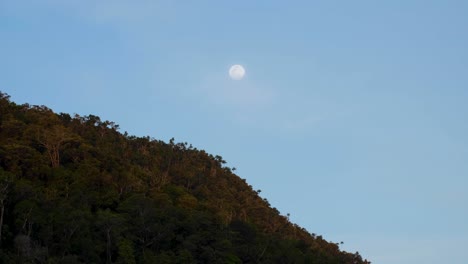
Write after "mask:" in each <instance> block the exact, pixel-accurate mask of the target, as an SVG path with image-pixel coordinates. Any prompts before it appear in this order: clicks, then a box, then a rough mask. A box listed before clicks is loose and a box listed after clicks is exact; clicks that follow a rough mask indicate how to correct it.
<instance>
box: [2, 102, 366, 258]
mask: <svg viewBox="0 0 468 264" xmlns="http://www.w3.org/2000/svg"><path fill="white" fill-rule="evenodd" d="M224 164H225V161H224V160H223V159H222V158H221V157H219V156H213V155H210V154H208V153H206V152H205V151H203V150H199V149H196V148H193V147H192V146H191V145H188V144H187V143H175V142H174V140H171V141H170V142H169V143H165V142H163V141H160V140H155V139H152V138H150V137H135V136H130V135H128V134H127V133H125V134H122V133H120V132H118V126H117V125H116V124H115V123H113V122H109V121H102V120H101V119H100V118H99V117H97V116H93V115H89V116H78V115H75V116H70V115H69V114H65V113H60V114H55V113H54V112H53V111H52V110H50V109H49V108H47V107H45V106H31V105H28V104H24V105H18V104H15V103H14V102H11V101H10V99H9V96H8V95H7V94H4V93H0V207H1V211H0V213H1V215H0V228H1V229H0V236H1V237H0V243H1V244H0V263H336V264H341V263H369V262H367V261H365V260H362V258H361V256H360V255H359V254H358V253H347V252H343V251H340V249H339V247H338V245H337V244H335V243H330V242H327V241H325V240H324V239H323V238H322V237H321V236H316V235H314V234H310V233H308V232H307V231H306V230H305V229H303V228H301V227H299V226H297V225H296V224H293V223H291V222H290V221H289V220H288V218H287V217H286V216H282V215H280V213H279V212H278V210H276V209H275V208H272V207H271V206H270V204H269V203H268V201H267V200H266V199H262V198H261V197H260V196H259V194H258V191H255V190H254V189H253V188H252V186H250V185H248V184H247V183H246V181H245V180H244V179H241V178H239V177H238V176H237V175H235V174H234V173H233V170H232V169H230V168H227V167H226V166H224ZM304 210H311V208H304ZM344 221H345V220H344Z"/></svg>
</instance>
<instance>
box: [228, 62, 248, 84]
mask: <svg viewBox="0 0 468 264" xmlns="http://www.w3.org/2000/svg"><path fill="white" fill-rule="evenodd" d="M244 75H245V69H244V67H242V65H239V64H236V65H232V66H231V68H230V69H229V76H230V77H231V79H233V80H236V81H238V80H242V78H244Z"/></svg>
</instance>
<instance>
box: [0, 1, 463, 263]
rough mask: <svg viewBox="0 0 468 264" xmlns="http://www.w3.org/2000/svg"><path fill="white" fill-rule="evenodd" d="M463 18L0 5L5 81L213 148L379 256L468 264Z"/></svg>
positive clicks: (230, 4)
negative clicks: (236, 73)
mask: <svg viewBox="0 0 468 264" xmlns="http://www.w3.org/2000/svg"><path fill="white" fill-rule="evenodd" d="M467 14H468V1H463V0H460V1H451V0H443V1H442V0H437V1H436V0H419V1H416V0H388V1H374V0H368V1H362V0H355V1H345V0H343V1H337V0H326V1H325V0H323V1H312V0H308V1H273V0H269V1H260V0H259V1H252V0H237V1H215V0H211V1H206V0H197V1H177V0H173V1H170V0H148V1H143V0H139V1H123V0H113V1H110V0H109V1H107V0H101V1H96V0H0V90H1V91H3V92H6V93H8V94H10V95H11V96H12V100H14V101H15V102H17V103H25V102H28V103H31V104H39V105H47V106H49V107H50V108H52V109H53V110H55V111H56V112H68V113H71V114H72V113H78V114H80V115H87V114H95V115H99V116H100V117H101V118H102V119H104V120H111V121H115V122H116V123H118V124H119V125H120V127H121V131H122V132H123V131H128V132H129V133H130V134H134V135H137V136H146V135H149V136H152V137H155V138H157V139H162V140H165V141H168V140H169V139H170V138H172V137H175V139H176V141H177V142H185V141H187V142H189V143H191V144H193V145H194V146H195V147H197V148H200V149H205V150H206V151H208V152H209V153H212V154H219V155H221V156H222V157H223V158H224V159H225V160H227V161H228V164H227V165H228V166H230V167H236V168H237V171H236V172H237V174H238V175H240V176H241V177H242V178H246V179H247V181H248V182H249V183H250V184H252V185H253V186H254V188H255V189H261V190H262V193H261V194H262V195H263V197H266V198H267V199H268V200H269V201H270V203H271V204H272V205H273V206H274V207H277V208H278V209H279V210H280V211H281V212H282V213H283V214H286V213H290V214H291V220H292V221H294V222H296V223H298V224H299V225H301V226H303V227H305V228H306V229H308V230H309V231H310V232H313V233H316V234H318V235H323V236H324V237H325V238H326V239H328V240H332V241H333V242H340V241H344V245H342V248H343V249H345V250H348V251H351V252H355V251H359V252H360V253H361V254H362V255H363V257H365V258H368V259H369V260H371V261H373V263H378V264H394V263H399V264H406V263H412V264H413V263H425V264H432V263H434V264H436V263H437V264H439V263H451V264H465V263H468V262H467V261H468V251H467V248H466V247H467V245H468V224H467V223H468V15H467ZM233 64H242V65H243V66H244V67H245V69H246V75H245V78H244V79H243V80H240V81H235V80H231V79H230V78H229V76H228V70H229V67H230V66H231V65H233Z"/></svg>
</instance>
